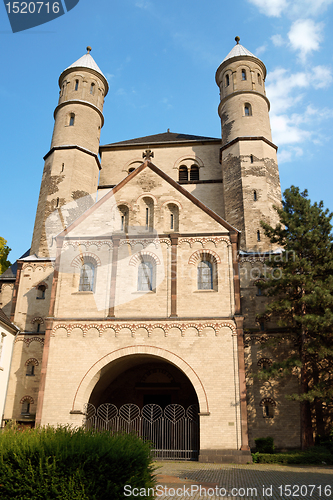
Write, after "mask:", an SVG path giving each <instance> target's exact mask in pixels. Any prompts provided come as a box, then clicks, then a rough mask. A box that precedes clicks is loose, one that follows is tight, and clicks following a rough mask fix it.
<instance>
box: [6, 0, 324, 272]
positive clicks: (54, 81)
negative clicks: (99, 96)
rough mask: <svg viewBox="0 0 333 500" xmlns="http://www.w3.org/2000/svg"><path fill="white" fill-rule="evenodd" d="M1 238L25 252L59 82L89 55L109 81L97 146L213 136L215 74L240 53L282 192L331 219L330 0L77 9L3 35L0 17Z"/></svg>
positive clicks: (113, 4)
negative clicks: (291, 192) (294, 192)
mask: <svg viewBox="0 0 333 500" xmlns="http://www.w3.org/2000/svg"><path fill="white" fill-rule="evenodd" d="M0 12H1V14H0V41H1V48H2V50H1V66H2V70H1V74H2V77H1V79H0V112H1V122H0V141H1V152H0V158H1V210H0V236H2V237H4V238H5V239H6V240H7V241H8V245H9V247H10V248H11V249H12V251H11V253H10V254H9V259H10V260H11V262H14V261H15V260H16V259H17V258H19V257H20V256H21V255H22V254H23V253H24V252H25V251H26V250H27V249H28V248H29V247H30V244H31V237H32V232H33V226H34V220H35V214H36V207H37V202H38V196H39V189H40V182H41V176H42V172H43V167H44V161H43V156H44V155H45V154H46V153H47V152H48V151H49V148H50V143H51V137H52V131H53V125H54V118H53V111H54V109H55V107H56V105H57V102H58V95H59V87H58V78H59V75H60V73H61V72H62V71H63V70H64V69H65V68H66V67H68V66H69V65H70V64H72V63H73V62H74V61H76V60H77V59H79V58H80V57H81V56H82V55H84V54H85V53H86V47H87V46H88V45H90V46H91V47H92V52H91V55H92V56H93V58H94V59H95V61H96V63H97V64H98V66H99V67H100V68H101V70H102V71H103V73H104V75H105V76H106V77H107V79H108V82H109V86H110V89H109V93H108V95H107V96H106V99H105V105H104V117H105V124H104V127H103V129H102V133H101V144H107V143H111V142H118V141H122V140H127V139H133V138H135V137H142V136H145V135H151V134H158V133H162V132H166V131H167V129H168V128H169V129H170V131H171V132H177V133H183V134H194V135H201V136H207V137H221V124H220V119H219V117H218V114H217V107H218V104H219V89H218V87H217V85H216V83H215V72H216V70H217V68H218V66H219V65H220V63H221V61H222V60H223V59H224V58H225V56H226V55H227V54H228V53H229V52H230V50H231V49H232V47H233V46H234V44H235V41H234V39H235V36H239V37H240V39H241V40H240V43H241V44H242V45H243V46H244V47H246V48H247V49H248V50H249V51H251V52H252V53H253V54H255V55H256V56H257V57H259V58H260V59H261V60H262V61H263V62H264V63H265V65H266V68H267V72H268V74H267V79H266V93H267V97H268V99H269V100H270V102H271V112H270V119H271V127H272V136H273V142H274V143H275V144H276V145H277V146H278V147H279V150H278V160H279V169H280V179H281V187H282V190H283V191H284V190H285V189H286V188H288V187H290V186H291V185H292V184H293V185H295V186H298V187H300V189H301V190H304V189H308V191H309V198H310V199H311V201H313V202H314V201H317V202H319V201H320V200H323V202H324V206H325V208H328V209H330V210H331V211H332V210H333V199H332V194H331V193H332V184H333V183H332V181H333V174H332V170H333V127H332V126H331V122H332V118H331V117H332V114H333V99H332V89H333V37H331V35H330V33H331V31H330V30H331V29H332V20H333V0H237V1H235V2H227V1H226V0H224V1H223V0H208V1H206V2H203V1H202V0H201V1H199V0H191V1H189V0H181V1H179V0H168V1H163V0H98V1H96V2H92V1H88V0H80V1H79V3H78V5H77V6H76V7H74V8H73V9H72V10H70V11H69V12H67V13H66V14H65V15H63V16H61V17H59V18H57V19H55V20H53V21H50V22H49V23H46V24H44V25H41V26H39V27H36V28H31V29H28V30H25V31H22V32H18V33H12V31H11V27H10V24H9V21H8V18H7V15H6V8H5V6H3V7H0Z"/></svg>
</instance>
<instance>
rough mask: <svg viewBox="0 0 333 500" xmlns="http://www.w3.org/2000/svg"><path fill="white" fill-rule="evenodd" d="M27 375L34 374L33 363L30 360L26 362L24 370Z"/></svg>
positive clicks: (31, 375)
mask: <svg viewBox="0 0 333 500" xmlns="http://www.w3.org/2000/svg"><path fill="white" fill-rule="evenodd" d="M25 374H26V376H27V377H34V376H35V364H34V363H32V362H30V363H28V364H27V371H26V372H25Z"/></svg>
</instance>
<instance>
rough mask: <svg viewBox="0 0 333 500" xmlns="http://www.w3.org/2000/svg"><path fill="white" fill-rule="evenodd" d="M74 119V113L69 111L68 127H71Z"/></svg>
mask: <svg viewBox="0 0 333 500" xmlns="http://www.w3.org/2000/svg"><path fill="white" fill-rule="evenodd" d="M74 121H75V114H74V113H71V114H70V115H69V126H70V127H73V126H74Z"/></svg>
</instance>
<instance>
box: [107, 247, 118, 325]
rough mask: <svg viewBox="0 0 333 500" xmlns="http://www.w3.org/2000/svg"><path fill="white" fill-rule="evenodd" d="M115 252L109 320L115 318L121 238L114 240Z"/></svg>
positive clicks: (113, 254)
mask: <svg viewBox="0 0 333 500" xmlns="http://www.w3.org/2000/svg"><path fill="white" fill-rule="evenodd" d="M112 241H113V252H112V268H111V288H110V305H109V314H108V317H109V318H114V317H115V310H114V309H115V300H116V281H117V267H118V250H119V243H120V238H112Z"/></svg>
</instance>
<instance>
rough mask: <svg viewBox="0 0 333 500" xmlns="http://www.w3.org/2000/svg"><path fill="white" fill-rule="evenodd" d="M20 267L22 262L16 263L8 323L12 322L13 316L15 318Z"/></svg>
mask: <svg viewBox="0 0 333 500" xmlns="http://www.w3.org/2000/svg"><path fill="white" fill-rule="evenodd" d="M22 266H23V262H18V263H17V272H16V280H15V285H14V291H13V300H12V310H11V312H10V321H11V322H13V321H14V316H15V309H16V302H17V292H18V287H19V284H20V277H21V271H22Z"/></svg>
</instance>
